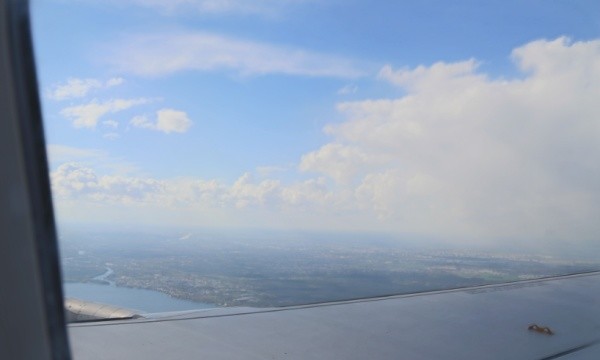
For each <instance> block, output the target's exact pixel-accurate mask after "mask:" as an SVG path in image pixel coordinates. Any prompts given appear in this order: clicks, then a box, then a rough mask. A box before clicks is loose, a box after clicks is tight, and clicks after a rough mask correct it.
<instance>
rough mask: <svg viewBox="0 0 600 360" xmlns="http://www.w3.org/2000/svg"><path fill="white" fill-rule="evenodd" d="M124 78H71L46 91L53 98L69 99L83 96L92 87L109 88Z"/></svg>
mask: <svg viewBox="0 0 600 360" xmlns="http://www.w3.org/2000/svg"><path fill="white" fill-rule="evenodd" d="M123 82H124V80H123V78H111V79H109V80H107V81H105V82H102V81H100V80H98V79H79V78H69V79H67V81H66V82H65V83H62V84H56V85H54V86H52V88H51V89H49V90H47V91H46V96H47V97H48V98H50V99H52V100H58V101H60V100H67V99H73V98H82V97H84V96H86V95H87V94H88V93H89V92H90V90H92V89H100V88H109V87H113V86H117V85H120V84H122V83H123Z"/></svg>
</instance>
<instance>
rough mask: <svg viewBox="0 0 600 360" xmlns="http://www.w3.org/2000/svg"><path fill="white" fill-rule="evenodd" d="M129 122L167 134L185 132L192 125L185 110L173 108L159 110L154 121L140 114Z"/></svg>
mask: <svg viewBox="0 0 600 360" xmlns="http://www.w3.org/2000/svg"><path fill="white" fill-rule="evenodd" d="M129 123H130V124H131V125H133V126H135V127H139V128H143V129H150V130H156V131H162V132H164V133H165V134H169V133H171V132H177V133H184V132H186V131H188V130H189V128H190V127H191V126H192V120H190V119H189V117H188V115H187V114H186V113H185V112H183V111H179V110H173V109H160V110H158V111H157V112H156V121H154V122H153V121H150V120H149V119H148V118H147V117H146V116H143V115H140V116H136V117H134V118H133V119H131V121H130V122H129Z"/></svg>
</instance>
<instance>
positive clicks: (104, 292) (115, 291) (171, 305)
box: [63, 268, 217, 313]
mask: <svg viewBox="0 0 600 360" xmlns="http://www.w3.org/2000/svg"><path fill="white" fill-rule="evenodd" d="M112 273H113V271H112V269H110V268H107V270H106V272H105V273H104V274H102V275H99V276H96V277H95V278H94V280H95V281H98V282H103V283H65V284H63V291H64V292H65V297H70V298H76V299H80V300H86V301H92V302H98V303H103V304H110V305H114V306H118V307H123V308H128V309H132V310H138V311H140V312H145V313H156V312H168V311H185V310H196V309H209V308H214V307H217V306H216V305H214V304H206V303H199V302H194V301H188V300H181V299H176V298H173V297H171V296H169V295H167V294H164V293H161V292H158V291H153V290H145V289H133V288H126V287H119V286H115V283H114V281H109V280H108V279H107V278H108V277H109V276H110V275H111V274H112Z"/></svg>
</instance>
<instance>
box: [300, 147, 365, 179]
mask: <svg viewBox="0 0 600 360" xmlns="http://www.w3.org/2000/svg"><path fill="white" fill-rule="evenodd" d="M368 162H369V159H368V158H367V155H366V154H365V153H363V152H362V150H360V149H359V148H356V147H351V146H344V145H342V144H336V143H331V144H327V145H325V146H323V147H321V148H320V149H319V150H317V151H313V152H311V153H308V154H306V155H304V156H302V159H301V160H300V166H299V169H300V170H301V171H313V172H321V173H323V174H327V175H329V176H330V177H332V178H333V179H335V180H336V181H338V182H340V183H348V182H350V181H351V180H352V179H353V177H354V176H355V175H356V174H357V170H358V169H359V168H361V167H362V166H363V165H365V164H367V163H368Z"/></svg>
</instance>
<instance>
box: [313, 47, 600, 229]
mask: <svg viewBox="0 0 600 360" xmlns="http://www.w3.org/2000/svg"><path fill="white" fill-rule="evenodd" d="M512 57H513V59H514V61H515V63H516V66H517V67H518V68H519V69H520V70H522V71H523V75H522V77H520V78H517V79H491V78H490V77H489V76H488V75H486V74H484V73H481V72H480V71H479V70H478V66H477V65H478V64H477V61H475V60H467V61H462V62H457V63H444V62H438V63H436V64H433V65H431V66H418V67H416V68H413V69H408V68H400V69H398V70H395V69H394V68H393V67H391V66H385V67H384V68H382V70H381V71H380V73H379V78H380V79H382V80H385V81H388V82H390V83H392V84H394V85H396V86H400V87H402V88H403V89H404V90H405V91H406V95H405V96H403V97H401V98H398V99H382V100H364V101H357V102H346V103H341V104H339V106H338V109H339V111H340V112H342V113H343V114H345V116H346V117H347V121H345V122H343V123H341V124H337V125H331V126H328V127H326V129H325V130H326V132H327V133H328V134H330V135H331V136H333V137H334V139H335V140H334V142H332V143H330V144H327V145H325V146H323V148H322V149H321V150H319V151H317V152H315V153H312V154H309V155H307V156H305V157H304V158H303V160H302V164H304V165H303V166H304V168H311V169H314V170H318V171H320V172H321V173H323V174H324V175H327V176H330V177H332V178H334V179H336V180H339V179H340V178H343V177H345V176H346V177H347V176H348V175H343V176H342V175H340V174H352V175H353V176H354V177H358V178H361V179H362V180H361V182H360V184H359V185H358V186H357V187H355V189H354V192H355V199H356V201H357V204H360V206H363V207H364V208H365V209H371V210H372V211H374V212H375V213H377V214H378V216H379V217H380V219H381V221H382V222H384V223H387V224H390V225H391V224H393V228H395V229H396V230H398V231H410V232H417V233H433V234H437V235H445V234H446V235H454V236H467V237H483V238H485V237H494V236H496V237H512V238H515V237H521V238H543V237H552V238H561V239H569V238H572V237H579V238H586V239H591V238H593V237H594V236H596V234H598V232H599V231H600V223H598V222H597V221H596V220H594V218H596V217H597V216H598V215H599V214H600V205H598V204H600V203H599V202H598V200H600V185H599V184H600V166H598V161H597V159H598V158H599V157H600V122H599V120H598V119H600V108H599V107H598V106H597V99H598V98H600V85H599V84H600V41H597V40H596V41H587V42H576V43H572V42H570V41H569V40H568V39H566V38H559V39H556V40H552V41H548V40H539V41H534V42H531V43H529V44H526V45H524V46H522V47H520V48H517V49H515V50H514V51H513V53H512ZM339 144H345V145H344V146H343V147H342V146H341V145H339ZM347 148H352V149H355V150H353V151H355V152H356V154H352V155H349V156H343V155H340V154H336V152H335V151H334V150H337V149H347ZM346 151H348V150H346ZM337 152H339V150H337ZM358 154H360V155H358ZM377 158H385V159H388V160H387V163H386V164H385V166H380V167H378V168H377V169H376V170H373V168H372V167H371V168H369V165H371V166H372V165H374V163H373V160H371V159H377ZM309 160H310V161H309ZM350 160H351V161H350Z"/></svg>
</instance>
